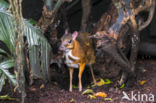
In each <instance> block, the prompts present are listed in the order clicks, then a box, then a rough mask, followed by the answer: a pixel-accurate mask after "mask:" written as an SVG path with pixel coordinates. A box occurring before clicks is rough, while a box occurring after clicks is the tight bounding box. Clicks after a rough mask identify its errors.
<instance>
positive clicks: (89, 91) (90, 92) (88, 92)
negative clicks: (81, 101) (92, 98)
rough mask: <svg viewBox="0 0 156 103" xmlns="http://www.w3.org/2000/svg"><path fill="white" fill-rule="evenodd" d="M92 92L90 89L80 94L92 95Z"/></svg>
mask: <svg viewBox="0 0 156 103" xmlns="http://www.w3.org/2000/svg"><path fill="white" fill-rule="evenodd" d="M93 93H94V92H93V90H91V89H86V90H85V91H84V92H83V93H82V95H84V94H93Z"/></svg>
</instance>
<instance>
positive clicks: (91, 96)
mask: <svg viewBox="0 0 156 103" xmlns="http://www.w3.org/2000/svg"><path fill="white" fill-rule="evenodd" d="M88 96H89V98H90V99H95V98H96V97H95V96H94V95H88Z"/></svg>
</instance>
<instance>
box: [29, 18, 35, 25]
mask: <svg viewBox="0 0 156 103" xmlns="http://www.w3.org/2000/svg"><path fill="white" fill-rule="evenodd" d="M29 22H30V23H31V24H32V25H36V24H37V22H36V21H35V20H34V19H29Z"/></svg>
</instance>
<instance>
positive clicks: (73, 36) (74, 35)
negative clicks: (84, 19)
mask: <svg viewBox="0 0 156 103" xmlns="http://www.w3.org/2000/svg"><path fill="white" fill-rule="evenodd" d="M78 34H79V33H78V32H77V31H75V32H74V33H73V34H72V38H73V40H75V39H76V37H77V36H78Z"/></svg>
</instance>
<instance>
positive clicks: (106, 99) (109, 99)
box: [104, 98, 112, 101]
mask: <svg viewBox="0 0 156 103" xmlns="http://www.w3.org/2000/svg"><path fill="white" fill-rule="evenodd" d="M104 100H105V101H112V98H104Z"/></svg>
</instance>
